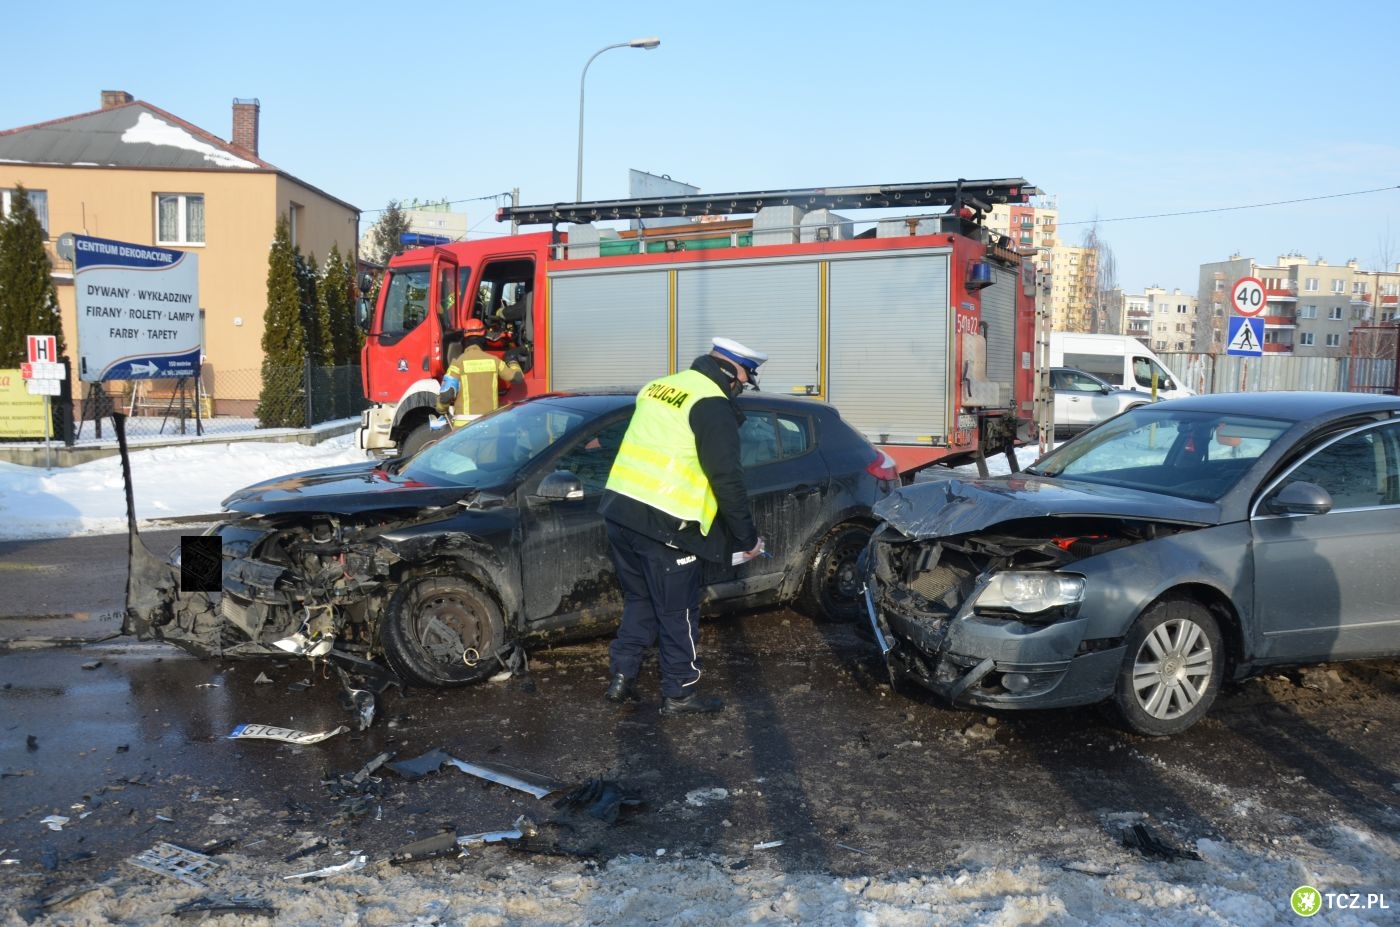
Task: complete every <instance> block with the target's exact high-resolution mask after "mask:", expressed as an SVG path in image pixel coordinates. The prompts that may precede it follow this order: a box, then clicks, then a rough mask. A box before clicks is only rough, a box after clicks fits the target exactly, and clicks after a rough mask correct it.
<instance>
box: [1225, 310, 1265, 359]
mask: <svg viewBox="0 0 1400 927" xmlns="http://www.w3.org/2000/svg"><path fill="white" fill-rule="evenodd" d="M1225 353H1226V354H1243V355H1244V356H1245V357H1258V356H1259V355H1261V354H1263V353H1264V320H1263V319H1250V318H1245V317H1244V316H1242V315H1235V316H1231V317H1230V340H1229V341H1228V342H1227V343H1226V345H1225Z"/></svg>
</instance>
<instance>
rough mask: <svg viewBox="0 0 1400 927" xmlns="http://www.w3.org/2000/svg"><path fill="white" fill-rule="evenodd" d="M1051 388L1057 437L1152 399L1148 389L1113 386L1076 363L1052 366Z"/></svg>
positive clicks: (1095, 423)
mask: <svg viewBox="0 0 1400 927" xmlns="http://www.w3.org/2000/svg"><path fill="white" fill-rule="evenodd" d="M1050 388H1051V389H1052V390H1054V391H1055V435H1056V437H1059V436H1061V435H1066V434H1070V433H1073V432H1078V431H1083V430H1084V429H1086V428H1088V427H1090V426H1092V425H1097V424H1098V423H1099V422H1102V421H1103V420H1104V419H1109V418H1113V416H1115V415H1117V414H1118V413H1119V412H1125V411H1127V410H1128V409H1133V408H1136V407H1138V406H1140V405H1144V404H1146V403H1149V402H1151V401H1152V396H1151V394H1149V393H1144V392H1142V391H1140V390H1134V389H1123V388H1122V387H1118V386H1114V385H1113V384H1111V383H1109V382H1108V381H1107V380H1104V379H1101V378H1100V377H1096V376H1094V375H1093V374H1092V373H1089V372H1087V371H1084V370H1077V369H1075V368H1074V367H1051V368H1050Z"/></svg>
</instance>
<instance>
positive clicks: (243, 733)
mask: <svg viewBox="0 0 1400 927" xmlns="http://www.w3.org/2000/svg"><path fill="white" fill-rule="evenodd" d="M348 730H350V729H349V728H348V727H346V726H345V725H343V724H342V725H340V726H339V727H337V728H335V729H334V730H330V731H321V732H319V733H316V734H311V733H308V732H306V731H298V730H296V729H294V728H290V727H276V726H274V725H271V724H240V725H238V727H236V728H234V729H233V732H232V733H230V734H229V735H228V739H229V740H280V741H282V742H283V743H289V744H318V743H320V742H321V741H323V740H328V739H330V738H332V737H334V736H335V735H337V734H344V733H345V732H346V731H348Z"/></svg>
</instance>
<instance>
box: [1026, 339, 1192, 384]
mask: <svg viewBox="0 0 1400 927" xmlns="http://www.w3.org/2000/svg"><path fill="white" fill-rule="evenodd" d="M1050 366H1052V367H1074V368H1077V369H1079V370H1084V371H1087V372H1088V373H1092V374H1093V375H1094V376H1096V377H1099V378H1101V379H1103V380H1107V381H1108V382H1109V383H1111V384H1112V385H1114V386H1117V387H1120V388H1122V389H1132V390H1140V391H1141V392H1144V393H1151V392H1152V378H1153V376H1154V375H1155V376H1156V378H1157V398H1158V399H1180V398H1182V397H1183V396H1194V395H1196V394H1195V392H1194V391H1192V390H1189V389H1187V388H1186V387H1184V386H1182V385H1181V381H1180V380H1179V379H1178V378H1177V376H1176V374H1174V373H1172V372H1171V371H1169V370H1167V368H1166V367H1165V366H1163V364H1162V362H1161V361H1160V360H1158V359H1157V355H1156V354H1153V353H1152V351H1151V350H1149V349H1148V348H1147V347H1146V346H1144V345H1143V343H1142V342H1141V341H1138V340H1137V339H1136V338H1130V337H1128V336H1127V335H1082V334H1080V333H1078V332H1051V333H1050Z"/></svg>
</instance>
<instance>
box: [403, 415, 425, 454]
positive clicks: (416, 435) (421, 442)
mask: <svg viewBox="0 0 1400 927" xmlns="http://www.w3.org/2000/svg"><path fill="white" fill-rule="evenodd" d="M432 440H433V430H432V429H431V428H429V427H428V423H427V422H423V423H422V424H421V425H419V426H418V427H417V428H414V429H413V430H412V431H410V432H409V433H408V436H407V437H406V438H404V439H403V443H401V444H400V445H399V456H400V457H412V456H413V455H414V454H416V453H418V452H419V451H421V450H422V449H423V448H424V446H426V445H427V444H428V442H429V441H432Z"/></svg>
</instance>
